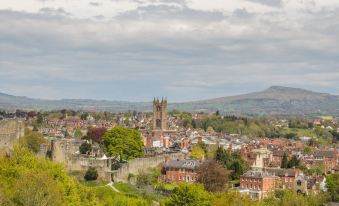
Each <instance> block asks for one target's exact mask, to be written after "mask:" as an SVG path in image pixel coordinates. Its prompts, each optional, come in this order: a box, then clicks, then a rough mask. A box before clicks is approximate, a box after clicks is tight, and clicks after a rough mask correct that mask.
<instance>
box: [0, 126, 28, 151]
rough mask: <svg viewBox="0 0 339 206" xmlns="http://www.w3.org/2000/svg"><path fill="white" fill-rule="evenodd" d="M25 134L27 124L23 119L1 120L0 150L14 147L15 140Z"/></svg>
mask: <svg viewBox="0 0 339 206" xmlns="http://www.w3.org/2000/svg"><path fill="white" fill-rule="evenodd" d="M24 134H25V126H24V123H23V121H21V120H2V121H0V150H6V149H10V150H12V149H13V146H14V144H15V142H16V141H17V140H18V139H19V138H20V137H23V136H24Z"/></svg>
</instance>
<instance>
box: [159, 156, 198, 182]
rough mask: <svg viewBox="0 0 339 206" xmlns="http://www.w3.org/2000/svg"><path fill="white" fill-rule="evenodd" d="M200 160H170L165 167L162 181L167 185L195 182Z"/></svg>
mask: <svg viewBox="0 0 339 206" xmlns="http://www.w3.org/2000/svg"><path fill="white" fill-rule="evenodd" d="M200 164H201V162H200V161H198V160H179V159H177V160H170V161H168V162H166V163H165V164H164V165H163V169H162V181H163V182H166V183H179V182H195V181H196V180H197V173H196V170H197V168H198V167H199V166H200Z"/></svg>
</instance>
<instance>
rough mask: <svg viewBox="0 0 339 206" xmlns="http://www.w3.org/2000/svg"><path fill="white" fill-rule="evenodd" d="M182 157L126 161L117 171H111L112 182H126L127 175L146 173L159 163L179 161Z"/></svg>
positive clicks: (166, 156) (177, 155)
mask: <svg viewBox="0 0 339 206" xmlns="http://www.w3.org/2000/svg"><path fill="white" fill-rule="evenodd" d="M182 157H183V154H182V153H174V154H166V155H159V156H155V157H149V158H136V159H134V160H130V161H128V163H126V164H124V165H123V166H122V167H121V168H119V169H118V170H115V171H113V180H114V181H121V182H127V181H128V175H129V174H137V173H139V172H141V171H146V170H147V169H149V168H152V167H156V166H158V165H159V164H161V163H164V162H165V160H166V159H168V160H173V159H180V158H182Z"/></svg>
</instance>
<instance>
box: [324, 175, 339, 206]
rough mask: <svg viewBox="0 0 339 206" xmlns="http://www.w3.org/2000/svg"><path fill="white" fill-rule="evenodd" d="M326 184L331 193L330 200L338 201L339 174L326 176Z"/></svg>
mask: <svg viewBox="0 0 339 206" xmlns="http://www.w3.org/2000/svg"><path fill="white" fill-rule="evenodd" d="M326 186H327V188H328V192H329V193H330V195H331V200H332V201H334V202H339V174H331V175H328V176H327V179H326Z"/></svg>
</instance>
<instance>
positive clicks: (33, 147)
mask: <svg viewBox="0 0 339 206" xmlns="http://www.w3.org/2000/svg"><path fill="white" fill-rule="evenodd" d="M44 142H45V139H44V137H43V135H42V134H41V133H39V132H35V131H31V130H29V129H26V130H25V136H23V137H22V138H21V139H20V143H21V144H22V145H23V146H25V147H27V148H28V149H29V150H30V151H32V152H34V153H38V152H39V150H40V145H41V144H42V143H44Z"/></svg>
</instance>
